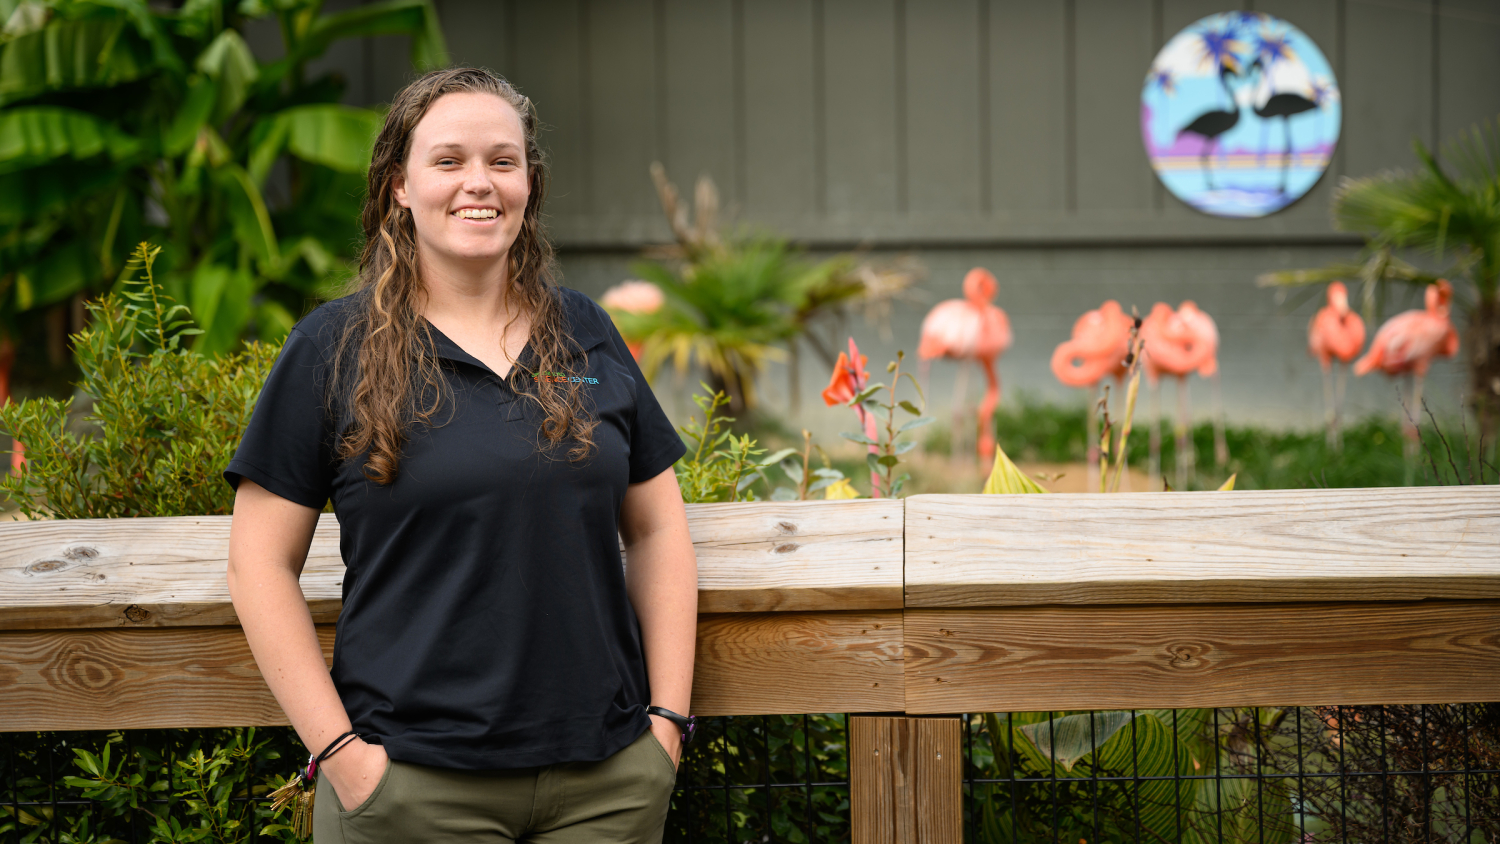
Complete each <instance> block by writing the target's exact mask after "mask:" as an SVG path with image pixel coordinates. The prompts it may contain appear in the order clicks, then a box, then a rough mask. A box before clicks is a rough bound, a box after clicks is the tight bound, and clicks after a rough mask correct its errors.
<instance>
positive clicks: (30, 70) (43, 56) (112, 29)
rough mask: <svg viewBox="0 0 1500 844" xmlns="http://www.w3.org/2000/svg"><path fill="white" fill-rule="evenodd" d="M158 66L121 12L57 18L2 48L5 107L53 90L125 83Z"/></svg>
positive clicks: (0, 94)
mask: <svg viewBox="0 0 1500 844" xmlns="http://www.w3.org/2000/svg"><path fill="white" fill-rule="evenodd" d="M154 64H155V62H154V60H153V58H152V55H151V49H150V47H149V45H147V44H145V43H143V42H142V41H141V39H140V38H139V37H138V36H137V35H136V34H135V32H134V30H133V28H132V27H131V26H130V25H129V23H128V22H127V21H126V20H125V19H124V18H123V17H122V16H119V15H112V16H109V17H94V18H86V19H83V20H54V21H52V22H50V23H49V24H47V26H46V27H44V28H43V29H40V30H37V31H35V32H30V33H27V34H25V35H22V36H20V37H18V38H15V39H14V40H12V41H10V42H9V43H6V44H5V45H4V46H3V47H0V106H4V105H9V104H11V103H13V102H17V101H20V100H25V99H30V98H31V97H35V96H37V95H39V94H44V93H48V92H51V91H67V90H72V89H75V88H97V87H107V86H112V85H120V84H123V83H125V82H130V81H133V80H136V79H139V78H141V77H142V76H145V75H146V74H147V73H149V72H150V71H151V70H152V66H153V65H154Z"/></svg>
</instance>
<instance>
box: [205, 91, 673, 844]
mask: <svg viewBox="0 0 1500 844" xmlns="http://www.w3.org/2000/svg"><path fill="white" fill-rule="evenodd" d="M536 131H537V121H536V117H535V115H534V113H533V111H532V108H531V103H530V101H529V100H527V99H526V98H525V97H522V96H521V95H520V94H519V93H517V92H516V90H515V89H514V88H513V87H511V86H510V85H509V84H508V83H507V82H505V81H504V80H501V79H499V78H497V77H495V76H493V75H491V74H490V73H488V72H487V71H482V70H474V69H467V68H465V69H450V70H443V71H436V72H433V73H429V74H427V75H426V76H423V77H422V78H420V79H418V80H417V81H415V82H413V83H412V84H411V85H410V86H408V87H407V88H406V89H405V90H404V91H402V92H401V93H400V94H398V95H397V97H396V99H395V101H394V102H393V103H392V105H391V110H390V112H389V114H388V115H387V116H386V120H385V125H384V127H383V128H382V129H381V132H380V135H379V137H378V139H377V140H376V143H375V149H374V155H373V160H372V162H371V165H370V173H369V194H368V197H367V199H366V201H365V206H364V210H363V215H362V222H363V225H364V230H365V236H366V243H365V248H364V253H363V255H362V257H361V259H360V273H359V276H358V279H357V282H356V292H355V293H354V294H353V295H350V296H347V297H345V298H343V299H339V300H337V301H334V302H330V303H328V304H325V305H323V306H321V307H319V308H318V309H317V310H315V311H313V312H312V313H311V314H310V315H308V316H307V317H306V318H305V319H303V320H302V321H301V322H300V323H299V324H298V325H297V327H296V328H295V329H294V330H293V331H292V333H291V334H290V336H289V337H288V338H287V342H286V345H285V347H284V348H283V350H282V353H281V356H280V357H279V358H278V359H277V362H276V365H275V367H274V368H273V369H272V371H271V374H270V376H269V377H268V378H267V381H266V384H265V387H264V389H263V390H262V393H261V397H260V399H259V400H258V401H257V404H256V408H255V412H254V415H253V417H252V419H251V422H250V425H249V427H248V429H247V430H246V432H245V435H244V438H243V440H242V442H241V444H240V448H239V450H238V451H237V452H236V454H235V457H234V459H233V460H232V461H231V462H230V464H229V466H228V468H227V469H226V470H225V473H224V475H225V478H226V479H227V480H228V481H229V482H230V483H232V484H235V485H236V489H237V492H236V495H235V507H234V522H233V528H232V531H231V536H230V551H229V587H230V594H231V596H232V597H233V600H234V606H235V610H236V612H237V613H238V614H239V617H240V621H241V624H242V625H243V626H244V630H245V635H246V637H247V639H248V640H249V643H250V647H251V650H252V651H253V653H254V655H255V659H256V662H257V664H258V665H259V666H260V669H261V672H262V673H263V675H264V676H265V678H266V682H267V683H268V684H269V685H270V687H271V691H272V692H273V693H274V694H275V696H276V700H277V702H279V703H280V704H281V707H282V709H283V710H285V712H286V714H287V717H288V718H289V719H290V720H291V723H292V726H293V727H294V728H295V729H296V730H297V733H298V735H299V736H300V737H301V739H302V741H303V743H304V744H306V745H307V747H309V748H311V749H312V750H313V752H314V753H315V754H321V755H323V756H324V757H325V758H324V759H323V761H322V762H321V763H320V764H319V766H318V770H317V781H318V787H317V791H316V794H317V800H316V803H315V808H314V812H313V833H314V837H315V840H316V841H317V842H318V844H336V843H337V842H341V841H348V842H402V843H403V844H407V842H417V841H421V842H478V841H486V842H500V841H517V840H524V841H532V842H585V841H587V842H615V841H618V842H626V841H629V842H637V841H646V842H655V841H660V840H661V836H662V826H663V823H664V821H665V818H666V811H667V803H668V800H669V798H670V795H671V788H672V785H673V782H674V781H675V774H676V764H677V759H678V756H679V754H680V752H681V744H682V742H683V741H685V740H686V739H687V737H688V736H689V735H690V733H691V721H690V720H689V719H687V718H685V717H684V716H683V715H679V713H687V712H688V702H689V700H688V698H689V694H690V690H691V686H692V660H693V639H694V633H695V628H696V608H697V569H696V564H695V561H694V557H693V550H692V545H691V542H690V540H689V537H688V531H687V520H686V516H685V515H684V511H683V506H682V499H681V496H680V494H679V492H678V488H677V480H676V476H675V474H674V473H673V472H672V470H671V466H672V464H673V463H674V462H676V460H677V458H678V457H680V456H681V455H682V454H683V452H684V446H683V444H682V441H681V439H680V438H679V437H678V436H677V434H676V432H675V431H674V430H673V429H672V426H671V424H670V423H669V422H668V421H667V418H666V416H665V414H664V413H663V412H662V410H661V407H660V405H659V404H658V403H657V402H656V399H655V398H654V397H653V395H652V393H651V390H650V387H649V386H647V384H646V381H645V379H644V378H643V377H642V375H641V372H640V369H639V368H638V367H637V365H636V364H635V361H634V359H633V358H632V357H631V355H630V353H629V352H628V351H627V350H626V347H625V343H624V341H623V340H622V339H621V338H620V335H619V333H618V332H617V331H616V330H615V329H614V327H613V324H612V323H611V322H610V320H609V317H608V316H607V315H606V314H605V312H604V311H603V309H601V308H600V307H599V306H598V305H596V304H594V303H593V301H592V300H590V299H589V298H588V297H586V296H584V295H582V294H579V293H577V292H575V291H572V290H568V289H566V288H561V287H558V286H556V285H555V284H554V283H553V280H552V275H551V273H552V253H551V247H550V245H549V244H548V242H547V240H546V238H545V235H544V234H543V232H542V227H541V223H540V219H539V218H540V213H541V206H542V199H543V193H544V191H545V188H546V165H545V162H544V160H543V157H542V153H541V150H540V148H539V146H538V144H537V137H536ZM330 499H331V500H332V502H333V508H334V512H335V513H336V514H337V517H338V520H339V524H340V528H341V537H340V551H341V553H342V555H343V558H344V562H345V565H346V574H345V579H344V583H343V590H344V595H343V597H344V604H343V609H342V611H341V613H340V615H339V622H338V632H337V638H336V643H335V646H334V655H333V668H332V672H331V674H330V671H329V670H328V668H327V667H326V666H325V663H324V661H323V653H322V650H321V648H320V647H319V644H318V640H317V636H316V634H315V631H314V628H313V624H312V620H311V617H310V615H309V613H308V609H307V604H306V602H305V600H304V598H303V595H302V593H301V590H300V589H299V587H298V584H297V578H298V575H299V574H300V572H301V570H302V566H303V563H304V562H305V560H306V555H307V549H308V546H309V544H310V542H311V539H312V535H313V529H314V527H315V525H316V523H317V519H318V512H319V511H320V510H321V509H322V508H323V506H324V504H325V503H326V502H327V501H329V500H330ZM617 531H618V534H617ZM621 538H623V540H624V543H625V553H626V557H627V559H628V561H629V565H628V568H627V569H626V570H624V571H622V568H621V565H620V552H619V540H620V539H621ZM648 708H650V710H651V711H650V713H648ZM658 712H665V713H666V715H659V714H656V713H658ZM668 716H670V717H668ZM679 722H680V723H681V726H679ZM684 730H686V731H687V732H684ZM351 731H352V732H354V733H355V734H357V735H355V736H352V737H350V736H346V735H345V734H346V733H349V732H351Z"/></svg>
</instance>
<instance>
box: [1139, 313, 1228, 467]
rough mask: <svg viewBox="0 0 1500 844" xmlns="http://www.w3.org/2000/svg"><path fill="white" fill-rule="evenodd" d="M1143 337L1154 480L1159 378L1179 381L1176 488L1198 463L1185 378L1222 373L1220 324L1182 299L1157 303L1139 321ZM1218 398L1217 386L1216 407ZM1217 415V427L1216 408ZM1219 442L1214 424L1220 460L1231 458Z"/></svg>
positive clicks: (1220, 436) (1158, 455) (1158, 434)
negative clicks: (1174, 306) (1174, 304)
mask: <svg viewBox="0 0 1500 844" xmlns="http://www.w3.org/2000/svg"><path fill="white" fill-rule="evenodd" d="M1141 339H1142V340H1144V341H1145V351H1144V352H1143V355H1144V360H1143V361H1142V363H1143V364H1144V366H1145V369H1146V380H1147V383H1148V384H1150V387H1151V478H1152V481H1153V483H1154V482H1155V480H1156V479H1157V478H1158V477H1159V476H1160V473H1161V432H1160V427H1161V426H1160V422H1159V420H1160V417H1161V376H1162V375H1163V374H1166V375H1171V376H1173V377H1175V378H1176V379H1177V427H1176V434H1177V458H1176V465H1177V486H1178V488H1179V489H1186V488H1187V484H1188V480H1189V478H1191V477H1192V474H1193V464H1194V462H1195V455H1194V451H1193V441H1192V437H1191V436H1190V432H1191V428H1190V423H1191V421H1192V412H1191V409H1190V406H1189V404H1188V388H1187V376H1188V375H1190V374H1191V373H1193V372H1195V371H1196V372H1197V373H1198V374H1199V375H1200V376H1202V377H1204V378H1210V377H1213V376H1216V375H1217V374H1218V372H1219V360H1218V352H1219V330H1218V326H1216V325H1215V324H1214V321H1213V318H1212V317H1210V316H1209V315H1208V314H1206V313H1204V312H1203V311H1201V310H1199V308H1198V306H1197V305H1195V304H1193V303H1192V302H1191V301H1188V302H1183V303H1182V304H1181V305H1180V306H1179V307H1178V308H1177V310H1176V311H1173V310H1172V308H1171V306H1169V305H1167V304H1166V303H1164V302H1157V303H1156V304H1155V305H1154V306H1153V307H1152V308H1151V313H1150V314H1149V315H1148V316H1147V317H1146V319H1145V320H1144V321H1143V322H1142V323H1141ZM1215 383H1216V384H1217V382H1215ZM1218 398H1219V395H1218V390H1217V389H1216V390H1215V391H1214V400H1215V405H1216V406H1217V403H1218ZM1214 415H1215V422H1216V426H1217V422H1218V419H1217V417H1218V415H1219V414H1218V412H1217V407H1216V409H1215V414H1214ZM1221 442H1223V433H1222V430H1221V429H1220V428H1218V427H1216V428H1215V443H1214V445H1215V451H1216V452H1219V454H1218V455H1216V456H1219V457H1220V458H1221V459H1220V463H1221V464H1222V463H1227V462H1228V458H1229V455H1228V448H1227V446H1225V447H1223V448H1222V449H1221V447H1220V443H1221Z"/></svg>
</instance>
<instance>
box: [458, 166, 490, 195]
mask: <svg viewBox="0 0 1500 844" xmlns="http://www.w3.org/2000/svg"><path fill="white" fill-rule="evenodd" d="M493 189H494V185H491V184H490V180H489V174H488V173H487V172H485V168H484V165H483V164H479V165H475V166H473V167H468V168H466V169H465V170H464V191H465V192H466V193H472V194H475V195H483V194H487V193H489V192H490V191H491V190H493Z"/></svg>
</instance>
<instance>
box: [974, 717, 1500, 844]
mask: <svg viewBox="0 0 1500 844" xmlns="http://www.w3.org/2000/svg"><path fill="white" fill-rule="evenodd" d="M964 725H965V742H966V750H967V752H966V754H965V755H966V756H967V759H968V764H967V765H966V770H965V776H964V785H965V827H966V829H965V838H966V840H968V841H974V842H1067V844H1072V843H1073V842H1115V841H1129V842H1189V844H1200V842H1205V843H1206V842H1232V843H1233V844H1251V842H1255V844H1271V842H1293V841H1309V842H1311V841H1320V842H1340V844H1349V843H1350V842H1360V844H1366V843H1367V842H1381V844H1398V842H1424V843H1425V844H1435V842H1453V844H1493V842H1500V705H1495V704H1471V705H1436V704H1434V705H1419V706H1328V707H1311V708H1304V707H1251V708H1223V709H1184V710H1154V711H1119V712H1086V713H1003V714H994V713H990V714H985V715H978V716H965V717H964Z"/></svg>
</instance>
